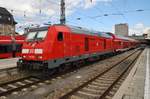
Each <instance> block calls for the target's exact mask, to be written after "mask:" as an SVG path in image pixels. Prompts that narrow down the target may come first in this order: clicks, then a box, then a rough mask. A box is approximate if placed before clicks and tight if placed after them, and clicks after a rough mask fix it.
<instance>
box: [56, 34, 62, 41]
mask: <svg viewBox="0 0 150 99" xmlns="http://www.w3.org/2000/svg"><path fill="white" fill-rule="evenodd" d="M57 40H58V41H63V32H58V35H57Z"/></svg>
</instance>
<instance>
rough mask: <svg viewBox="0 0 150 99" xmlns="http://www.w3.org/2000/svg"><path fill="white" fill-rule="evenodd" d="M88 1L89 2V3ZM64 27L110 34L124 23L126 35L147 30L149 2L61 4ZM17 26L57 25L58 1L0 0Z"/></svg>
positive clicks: (86, 0)
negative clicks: (127, 29) (126, 28)
mask: <svg viewBox="0 0 150 99" xmlns="http://www.w3.org/2000/svg"><path fill="white" fill-rule="evenodd" d="M91 1H92V2H91ZM65 2H66V23H67V24H69V25H74V26H81V27H86V28H88V29H93V30H97V31H109V32H114V25H115V24H119V23H128V25H129V34H130V35H132V34H137V35H142V34H143V33H145V32H146V31H147V30H148V29H150V21H149V19H150V6H149V4H150V0H65ZM0 6H1V7H5V8H7V9H8V10H9V11H10V12H11V13H12V14H13V15H14V18H15V20H16V21H17V22H18V24H17V25H16V31H17V32H19V33H20V34H22V33H23V30H24V28H26V27H29V26H36V25H40V26H43V25H44V24H47V23H48V24H49V23H51V24H57V23H59V16H60V0H0Z"/></svg>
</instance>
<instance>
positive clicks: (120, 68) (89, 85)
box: [60, 51, 142, 99]
mask: <svg viewBox="0 0 150 99" xmlns="http://www.w3.org/2000/svg"><path fill="white" fill-rule="evenodd" d="M141 52H142V51H136V52H134V53H132V54H131V55H130V56H128V57H127V58H125V59H124V60H123V61H121V62H119V63H117V64H116V65H114V66H112V67H111V68H109V69H108V70H106V71H104V72H103V73H100V74H99V75H97V76H95V77H94V78H92V79H90V80H89V81H87V82H85V83H83V84H82V85H80V86H79V87H77V88H75V89H72V90H71V91H70V92H68V93H66V94H64V95H63V96H61V97H60V99H111V98H112V97H113V95H114V94H115V92H116V91H117V89H118V88H119V87H120V85H121V83H122V82H123V81H124V79H125V78H126V76H127V75H128V73H129V71H130V69H131V68H132V66H133V64H134V62H135V61H136V59H137V58H138V56H139V55H140V54H141Z"/></svg>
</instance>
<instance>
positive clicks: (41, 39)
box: [17, 25, 136, 69]
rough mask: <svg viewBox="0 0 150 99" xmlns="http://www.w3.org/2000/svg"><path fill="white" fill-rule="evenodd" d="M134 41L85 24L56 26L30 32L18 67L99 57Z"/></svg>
mask: <svg viewBox="0 0 150 99" xmlns="http://www.w3.org/2000/svg"><path fill="white" fill-rule="evenodd" d="M126 42H127V43H134V44H135V46H136V42H135V41H133V40H132V41H131V40H130V39H128V38H123V37H122V38H120V37H118V36H116V35H114V34H112V33H103V32H98V31H89V30H87V29H83V28H81V27H73V26H67V25H52V26H49V27H47V28H39V29H37V30H34V31H30V32H29V33H28V35H27V38H26V41H25V42H24V44H23V47H22V59H20V60H19V61H18V62H17V66H18V67H19V68H20V67H26V66H28V67H30V68H33V69H35V68H40V67H41V68H48V69H52V68H56V67H59V66H60V65H61V64H65V63H71V62H75V61H78V60H84V59H89V58H91V57H98V56H100V55H103V54H106V53H115V52H116V51H121V50H124V49H130V48H133V47H135V46H134V45H133V46H131V45H130V44H128V46H124V44H126Z"/></svg>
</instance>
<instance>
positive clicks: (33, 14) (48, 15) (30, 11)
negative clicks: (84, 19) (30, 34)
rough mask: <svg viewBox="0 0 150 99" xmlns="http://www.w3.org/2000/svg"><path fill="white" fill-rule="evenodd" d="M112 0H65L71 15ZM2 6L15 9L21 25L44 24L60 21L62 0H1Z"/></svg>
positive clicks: (17, 19) (67, 12) (67, 11)
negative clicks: (77, 10) (79, 10)
mask: <svg viewBox="0 0 150 99" xmlns="http://www.w3.org/2000/svg"><path fill="white" fill-rule="evenodd" d="M111 1H112V0H92V2H91V0H65V2H66V15H67V16H69V15H71V14H72V13H73V12H74V11H75V10H76V9H77V8H78V9H79V8H81V9H89V8H91V7H94V6H95V5H96V4H98V3H107V2H111ZM0 6H1V7H5V8H7V9H8V10H9V11H11V10H13V15H14V17H15V19H16V21H17V22H18V23H19V24H18V25H17V28H18V27H20V26H22V25H23V26H26V25H29V24H42V23H44V22H48V21H49V20H50V21H51V22H52V23H58V21H59V13H60V0H0ZM40 12H41V13H40Z"/></svg>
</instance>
